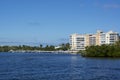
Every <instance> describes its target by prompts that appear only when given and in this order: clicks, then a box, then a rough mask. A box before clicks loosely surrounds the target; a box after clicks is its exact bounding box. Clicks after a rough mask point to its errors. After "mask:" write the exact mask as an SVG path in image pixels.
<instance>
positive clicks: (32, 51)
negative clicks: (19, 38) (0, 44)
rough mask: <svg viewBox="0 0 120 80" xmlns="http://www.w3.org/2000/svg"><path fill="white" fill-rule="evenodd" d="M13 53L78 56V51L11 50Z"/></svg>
mask: <svg viewBox="0 0 120 80" xmlns="http://www.w3.org/2000/svg"><path fill="white" fill-rule="evenodd" d="M8 52H11V53H16V52H17V53H66V54H77V52H76V51H40V50H16V51H13V50H10V51H8Z"/></svg>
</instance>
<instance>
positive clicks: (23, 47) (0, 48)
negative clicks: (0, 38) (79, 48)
mask: <svg viewBox="0 0 120 80" xmlns="http://www.w3.org/2000/svg"><path fill="white" fill-rule="evenodd" d="M68 49H70V45H69V43H66V44H61V48H59V49H55V46H53V45H46V46H45V47H43V45H42V44H40V46H27V45H19V46H0V52H8V51H10V50H13V51H16V50H42V51H55V50H68Z"/></svg>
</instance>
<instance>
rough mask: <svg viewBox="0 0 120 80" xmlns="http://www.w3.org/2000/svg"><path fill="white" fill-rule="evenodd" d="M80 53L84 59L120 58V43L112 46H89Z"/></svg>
mask: <svg viewBox="0 0 120 80" xmlns="http://www.w3.org/2000/svg"><path fill="white" fill-rule="evenodd" d="M79 53H81V55H82V56H84V57H120V41H118V42H116V43H115V44H111V45H106V44H104V45H101V46H98V45H97V46H89V47H86V50H85V51H80V52H79Z"/></svg>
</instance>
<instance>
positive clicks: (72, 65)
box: [0, 53, 120, 80]
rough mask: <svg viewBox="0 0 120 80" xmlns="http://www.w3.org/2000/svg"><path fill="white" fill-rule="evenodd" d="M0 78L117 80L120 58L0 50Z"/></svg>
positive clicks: (7, 79) (119, 70) (23, 79)
mask: <svg viewBox="0 0 120 80" xmlns="http://www.w3.org/2000/svg"><path fill="white" fill-rule="evenodd" d="M0 80H120V59H105V58H104V59H100V58H99V59H98V58H97V59H95V58H82V57H81V56H80V55H71V54H53V53H52V54H51V53H44V54H43V53H0Z"/></svg>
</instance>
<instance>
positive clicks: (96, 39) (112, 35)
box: [70, 31, 119, 51]
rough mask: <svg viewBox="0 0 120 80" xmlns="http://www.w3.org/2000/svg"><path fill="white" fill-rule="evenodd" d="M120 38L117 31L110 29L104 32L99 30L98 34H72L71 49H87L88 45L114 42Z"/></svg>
mask: <svg viewBox="0 0 120 80" xmlns="http://www.w3.org/2000/svg"><path fill="white" fill-rule="evenodd" d="M118 40H119V34H118V33H117V32H113V31H109V32H107V33H104V32H102V31H97V33H96V34H82V35H81V34H72V35H71V36H70V46H71V50H76V51H78V50H85V47H86V46H92V45H102V44H113V43H115V42H116V41H118Z"/></svg>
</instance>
